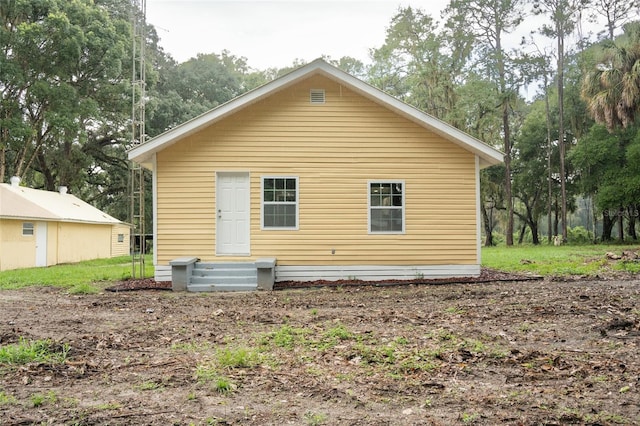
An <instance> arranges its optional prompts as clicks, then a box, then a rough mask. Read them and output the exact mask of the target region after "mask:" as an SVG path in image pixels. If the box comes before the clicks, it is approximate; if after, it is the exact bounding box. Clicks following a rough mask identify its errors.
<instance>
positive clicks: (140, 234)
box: [129, 0, 147, 278]
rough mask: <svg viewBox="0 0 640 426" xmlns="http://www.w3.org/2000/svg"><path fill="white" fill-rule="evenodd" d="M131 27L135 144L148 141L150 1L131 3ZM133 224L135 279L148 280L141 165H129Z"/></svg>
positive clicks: (133, 276)
mask: <svg viewBox="0 0 640 426" xmlns="http://www.w3.org/2000/svg"><path fill="white" fill-rule="evenodd" d="M131 2H132V4H131V6H132V13H131V24H132V27H133V46H132V52H133V54H132V70H133V73H132V78H131V85H132V88H131V89H132V96H131V98H132V102H131V145H130V148H135V147H136V146H138V145H140V144H142V143H144V142H145V139H146V132H145V125H144V123H145V102H146V94H145V91H146V83H145V78H146V76H145V73H146V72H145V70H146V67H145V46H146V15H147V2H146V0H131ZM129 197H130V202H131V206H130V211H129V223H131V224H132V226H133V229H132V230H131V239H130V244H131V278H144V269H145V268H144V254H145V251H146V241H145V223H144V222H145V218H144V198H145V197H144V169H143V168H142V166H141V165H140V164H138V163H135V162H133V161H130V162H129Z"/></svg>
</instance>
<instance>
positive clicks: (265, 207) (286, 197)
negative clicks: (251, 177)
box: [262, 177, 298, 229]
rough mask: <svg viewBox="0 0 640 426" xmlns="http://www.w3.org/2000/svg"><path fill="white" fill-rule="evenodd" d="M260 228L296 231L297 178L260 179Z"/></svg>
mask: <svg viewBox="0 0 640 426" xmlns="http://www.w3.org/2000/svg"><path fill="white" fill-rule="evenodd" d="M262 228H263V229H298V178H297V177H263V178H262Z"/></svg>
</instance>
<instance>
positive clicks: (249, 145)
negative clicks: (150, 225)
mask: <svg viewBox="0 0 640 426" xmlns="http://www.w3.org/2000/svg"><path fill="white" fill-rule="evenodd" d="M502 157H503V154H502V153H501V152H500V151H498V150H496V149H494V148H492V147H491V146H489V145H487V144H485V143H483V142H481V141H479V140H477V139H475V138H473V137H471V136H469V135H467V134H465V133H463V132H461V131H460V130H457V129H456V128H454V127H452V126H450V125H448V124H446V123H444V122H442V121H440V120H437V119H435V118H434V117H432V116H430V115H428V114H425V113H424V112H421V111H419V110H417V109H415V108H413V107H411V106H409V105H407V104H405V103H403V102H401V101H399V100H397V99H395V98H393V97H392V96H389V95H387V94H386V93H384V92H382V91H380V90H378V89H376V88H374V87H372V86H370V85H368V84H367V83H364V82H363V81H361V80H359V79H357V78H355V77H353V76H351V75H349V74H347V73H345V72H343V71H341V70H339V69H338V68H335V67H333V66H332V65H329V64H328V63H326V62H325V61H323V60H320V59H318V60H316V61H314V62H312V63H310V64H308V65H306V66H304V67H301V68H299V69H297V70H295V71H293V72H291V73H289V74H287V75H285V76H283V77H281V78H279V79H277V80H274V81H272V82H270V83H268V84H266V85H264V86H261V87H259V88H257V89H255V90H253V91H251V92H248V93H246V94H244V95H242V96H240V97H238V98H236V99H234V100H232V101H230V102H228V103H226V104H223V105H221V106H219V107H217V108H215V109H213V110H211V111H209V112H207V113H205V114H203V115H201V116H199V117H197V118H195V119H193V120H190V121H188V122H186V123H184V124H182V125H180V126H178V127H176V128H174V129H172V130H170V131H168V132H166V133H164V134H162V135H160V136H158V137H156V138H154V139H152V140H150V141H148V142H146V143H144V144H142V145H139V146H138V147H135V148H134V149H132V150H131V151H130V152H129V158H130V159H131V160H133V161H136V162H138V163H140V164H142V165H143V166H144V167H146V168H148V169H150V170H152V171H153V216H154V245H155V247H154V264H155V278H156V280H170V279H172V275H171V274H172V272H171V271H172V265H173V266H174V269H175V266H176V265H185V264H190V263H192V262H195V261H196V260H197V261H198V262H199V263H198V264H200V263H201V264H203V265H205V266H203V267H201V268H198V264H195V265H194V266H193V267H194V268H195V269H194V271H193V273H191V272H190V273H189V274H190V275H189V277H188V278H187V283H186V285H187V287H189V289H190V290H203V291H204V290H212V289H218V288H217V287H216V285H215V283H214V284H211V283H209V284H206V283H205V281H203V276H204V275H206V273H205V272H204V271H200V272H198V270H199V269H203V270H214V269H216V268H218V269H222V268H231V267H232V266H233V264H237V263H246V264H251V263H253V264H256V262H257V263H258V264H259V266H260V264H262V265H263V266H264V265H265V263H266V264H268V263H269V262H271V263H272V264H273V263H275V267H274V273H275V280H276V281H284V280H316V279H326V280H338V279H346V278H351V279H353V278H356V279H361V280H376V279H388V278H405V279H412V278H416V277H424V278H432V277H454V276H473V275H478V274H479V273H480V226H481V220H480V209H479V202H480V188H479V172H480V170H481V169H482V168H484V167H487V166H491V165H494V164H498V163H500V162H501V161H502ZM223 265H224V266H223ZM221 274H222V275H225V274H224V273H221ZM192 275H195V278H194V277H193V276H192ZM232 275H233V274H232V273H227V274H226V276H227V278H225V279H226V280H227V281H228V282H230V281H232V279H231V276H232ZM173 279H175V276H174V277H173ZM225 279H222V281H224V280H225ZM218 284H222V283H221V282H219V283H218ZM249 287H251V285H249ZM254 288H255V286H254Z"/></svg>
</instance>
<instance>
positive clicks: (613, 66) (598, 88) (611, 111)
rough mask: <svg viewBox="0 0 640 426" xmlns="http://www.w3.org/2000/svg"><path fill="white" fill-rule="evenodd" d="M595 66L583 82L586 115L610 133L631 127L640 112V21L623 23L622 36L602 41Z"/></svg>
mask: <svg viewBox="0 0 640 426" xmlns="http://www.w3.org/2000/svg"><path fill="white" fill-rule="evenodd" d="M596 64H597V65H595V66H594V67H593V68H592V69H591V70H590V71H589V72H588V73H587V75H586V76H585V77H584V80H583V83H582V97H583V98H584V100H585V101H586V102H587V106H588V109H589V112H590V113H591V115H592V116H593V118H594V119H595V120H596V121H597V122H598V123H601V124H603V125H605V126H606V127H607V129H608V130H609V131H613V130H614V129H616V128H620V127H629V126H631V125H633V124H634V123H635V122H636V120H637V119H638V112H639V111H640V22H635V23H629V24H626V25H625V26H624V34H623V36H621V37H619V38H618V39H617V40H616V41H614V42H604V43H603V44H602V50H601V52H600V57H599V60H596Z"/></svg>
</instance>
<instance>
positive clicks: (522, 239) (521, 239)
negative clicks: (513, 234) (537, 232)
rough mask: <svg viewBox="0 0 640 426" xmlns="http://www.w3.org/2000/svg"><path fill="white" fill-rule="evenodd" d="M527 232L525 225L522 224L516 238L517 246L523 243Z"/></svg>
mask: <svg viewBox="0 0 640 426" xmlns="http://www.w3.org/2000/svg"><path fill="white" fill-rule="evenodd" d="M526 230H527V224H526V223H525V224H523V225H522V227H521V228H520V236H519V237H518V244H522V243H523V242H524V233H525V231H526Z"/></svg>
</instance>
